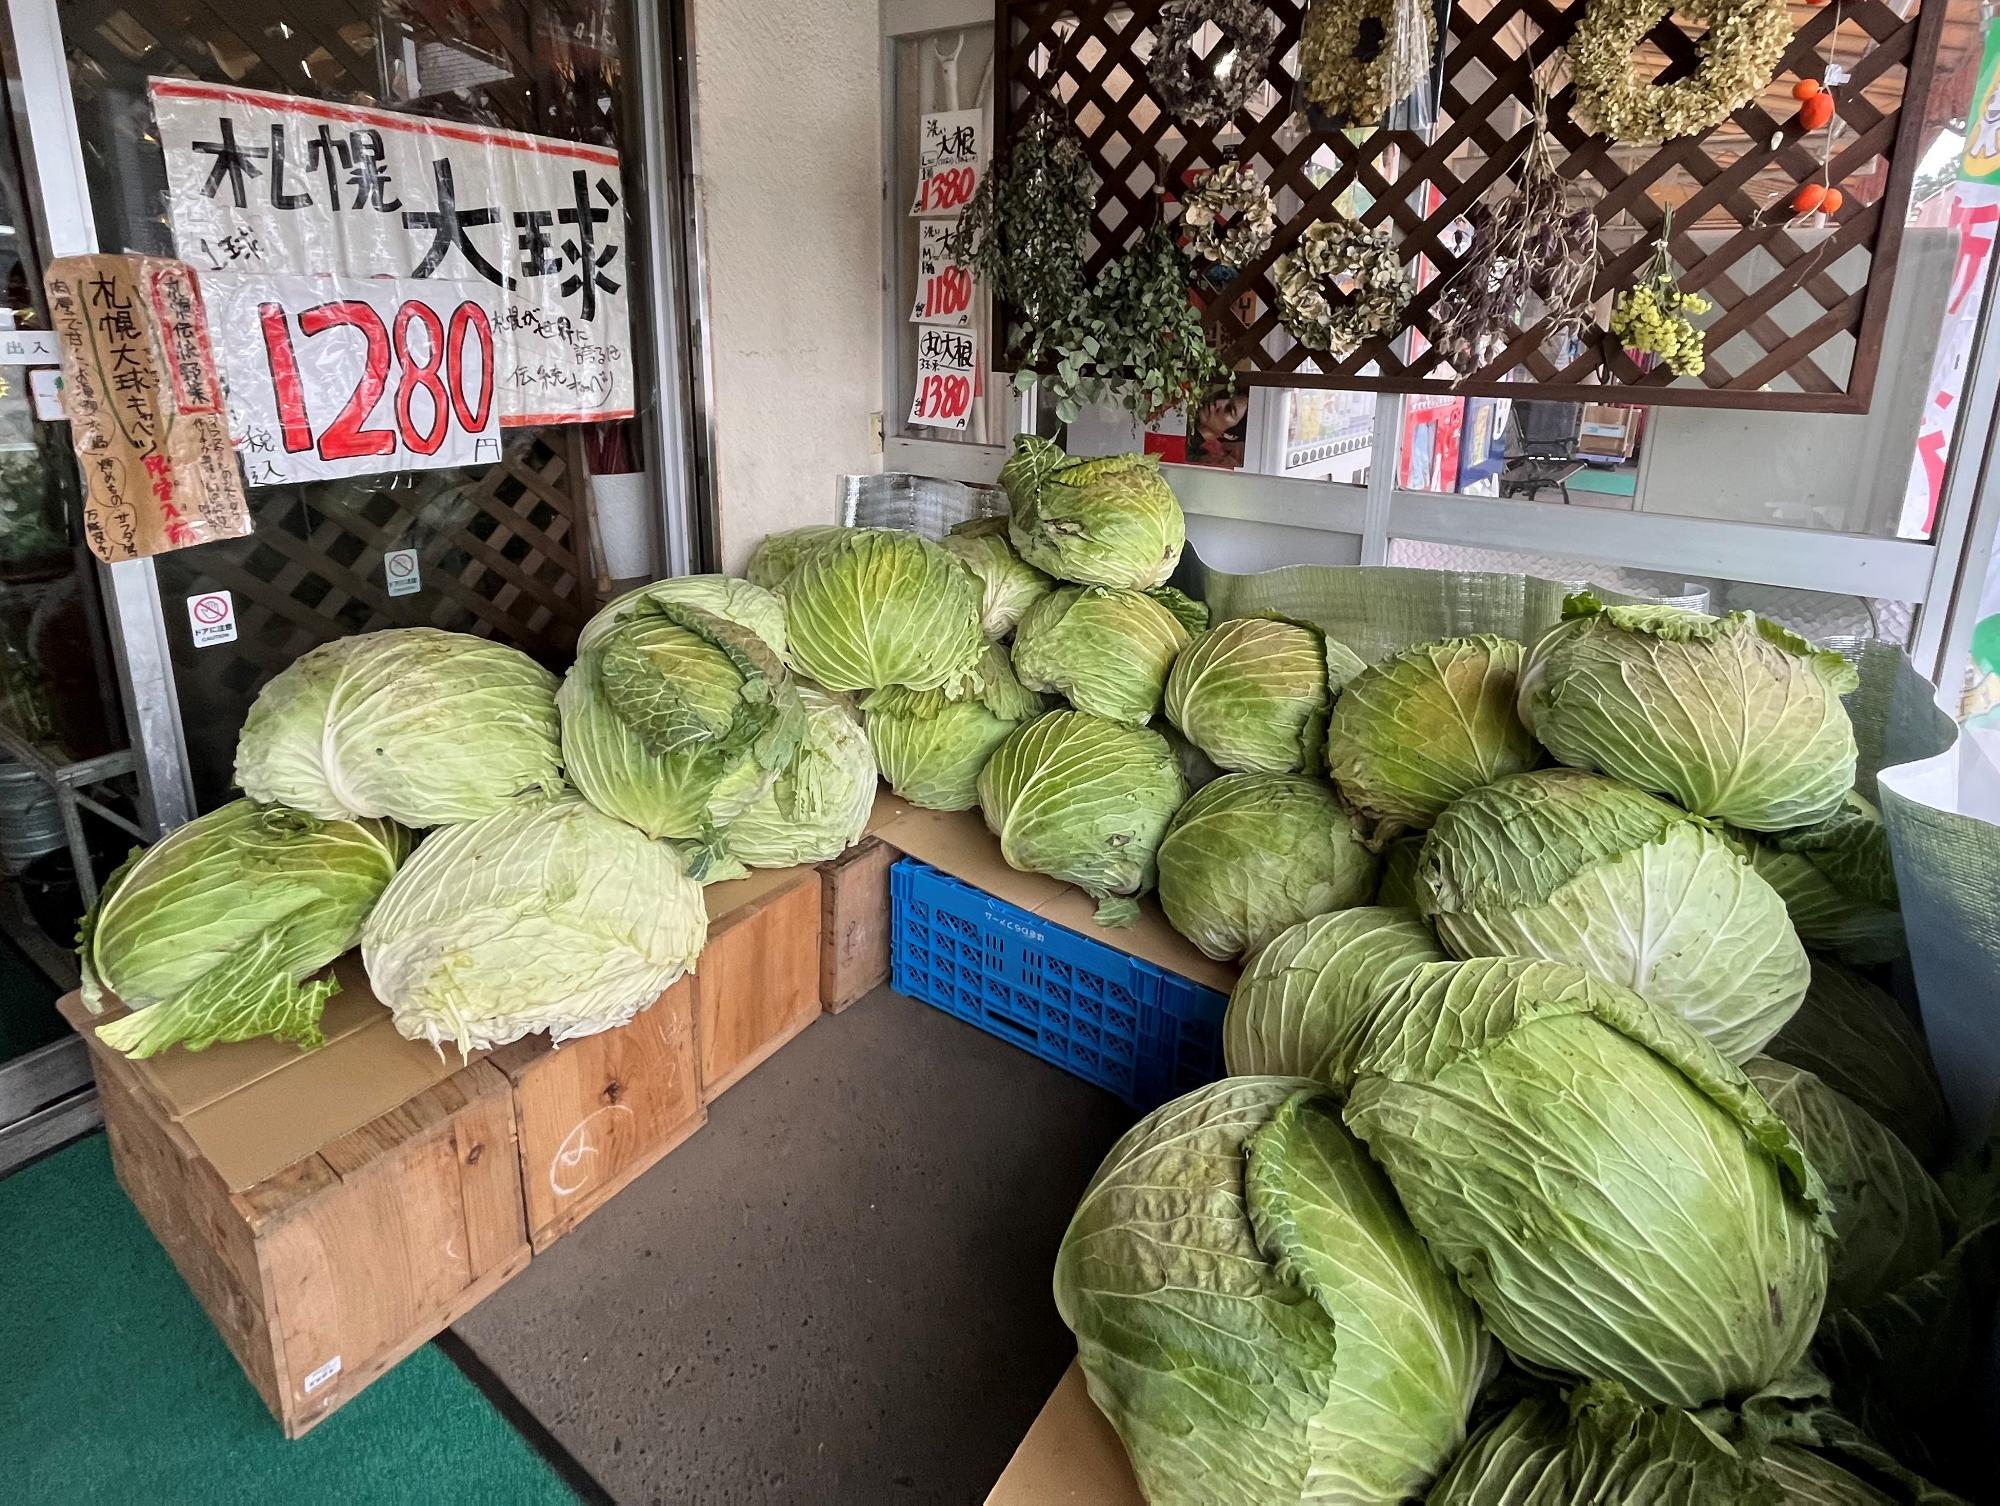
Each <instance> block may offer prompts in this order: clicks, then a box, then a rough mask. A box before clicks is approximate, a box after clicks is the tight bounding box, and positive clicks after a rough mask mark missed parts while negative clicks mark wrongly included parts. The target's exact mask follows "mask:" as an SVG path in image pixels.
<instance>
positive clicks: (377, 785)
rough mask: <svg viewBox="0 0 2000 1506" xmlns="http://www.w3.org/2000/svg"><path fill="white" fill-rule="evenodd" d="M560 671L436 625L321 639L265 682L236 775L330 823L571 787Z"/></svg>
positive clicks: (255, 790) (247, 790)
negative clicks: (560, 719) (566, 778)
mask: <svg viewBox="0 0 2000 1506" xmlns="http://www.w3.org/2000/svg"><path fill="white" fill-rule="evenodd" d="M555 694H556V677H555V676H554V675H552V674H550V673H549V672H548V671H547V670H546V669H543V668H542V667H541V665H539V664H537V663H536V662H535V661H534V660H533V659H530V658H529V657H528V656H527V655H526V654H524V653H522V652H521V651H520V650H519V649H512V648H508V647H506V646H505V645H504V644H499V643H489V642H487V641H486V640H485V639H484V638H474V637H472V636H471V635H470V634H467V633H446V632H441V631H440V630H438V629H437V628H427V627H413V628H389V629H387V630H385V631H383V632H379V633H362V634H359V635H358V636H356V637H353V638H336V639H335V640H334V641H333V642H331V643H322V644H321V645H320V646H319V647H318V648H315V649H312V650H310V651H309V652H307V653H306V654H304V655H303V656H301V657H300V658H299V659H297V660H295V661H293V663H292V664H291V665H290V666H289V667H287V668H285V669H283V670H281V671H280V672H279V673H278V675H277V676H276V677H275V678H274V679H273V680H272V681H271V682H270V683H269V684H267V685H266V686H265V687H264V688H263V689H262V690H260V691H258V692H257V699H256V701H255V702H254V703H253V704H252V705H251V707H250V713H249V715H248V716H246V717H245V718H244V719H243V732H242V735H241V736H240V737H239V738H238V739H237V743H236V782H237V784H238V785H240V786H241V787H242V790H243V793H244V794H246V795H248V796H249V797H250V798H251V799H252V800H255V801H256V802H258V804H260V805H288V806H290V807H292V809H294V810H301V811H304V812H306V813H307V814H308V815H313V816H318V817H319V818H320V819H321V820H322V821H357V820H361V819H363V818H364V817H370V816H373V817H385V818H387V819H388V820H391V821H395V822H398V823H400V824H401V825H404V826H409V827H415V828H422V827H426V826H443V825H446V824H449V823H451V822H454V821H475V820H477V819H478V818H479V817H481V816H490V815H492V814H493V812H495V811H497V810H501V809H504V808H505V807H506V806H508V805H509V804H511V803H512V802H513V800H514V797H515V796H517V795H520V794H524V793H526V792H528V791H537V792H550V791H554V790H557V789H560V788H561V787H562V749H561V744H560V741H559V734H558V732H557V719H556V702H555Z"/></svg>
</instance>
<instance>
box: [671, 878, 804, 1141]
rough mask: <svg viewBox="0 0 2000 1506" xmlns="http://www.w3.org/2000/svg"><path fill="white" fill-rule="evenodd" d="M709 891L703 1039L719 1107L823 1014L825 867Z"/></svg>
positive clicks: (699, 1016) (708, 1080) (697, 1015)
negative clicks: (822, 889) (822, 874)
mask: <svg viewBox="0 0 2000 1506" xmlns="http://www.w3.org/2000/svg"><path fill="white" fill-rule="evenodd" d="M702 895H703V898H704V899H706V900H707V902H708V915H709V921H708V945H707V946H706V947H705V948H703V950H702V954H701V962H700V964H699V965H698V967H697V969H696V972H695V986H694V1043H695V1051H696V1054H697V1059H698V1060H697V1072H698V1079H699V1081H700V1083H701V1100H702V1102H703V1103H713V1102H715V1100H716V1099H717V1098H718V1097H720V1096H721V1095H722V1094H723V1093H724V1092H726V1091H728V1090H729V1089H730V1088H732V1087H734V1086H735V1085H736V1084H737V1083H739V1082H741V1081H742V1080H743V1079H744V1078H745V1077H746V1076H748V1075H749V1074H750V1073H751V1072H752V1071H754V1070H756V1068H757V1067H758V1066H759V1065H761V1064H762V1063H763V1062H765V1061H767V1060H769V1058H770V1056H771V1054H772V1053H773V1052H775V1051H776V1050H777V1049H778V1048H779V1047H780V1046H782V1045H784V1044H785V1043H786V1042H787V1041H789V1040H791V1039H792V1037H793V1036H795V1035H797V1034H798V1033H799V1032H800V1031H801V1030H803V1029H805V1028H806V1026H808V1025H810V1024H811V1023H812V1022H813V1021H814V1020H816V1019H818V1018H819V1013H820V1002H819V968H820V935H819V927H820V899H821V896H820V876H819V870H818V869H817V868H772V869H764V870H760V871H758V872H755V873H752V874H751V875H750V876H749V877H748V878H744V879H733V880H731V881H730V882H728V883H723V884H711V885H709V886H708V888H706V889H704V890H703V891H702Z"/></svg>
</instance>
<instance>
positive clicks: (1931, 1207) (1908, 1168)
mask: <svg viewBox="0 0 2000 1506" xmlns="http://www.w3.org/2000/svg"><path fill="white" fill-rule="evenodd" d="M1743 1075H1744V1076H1746V1077H1748V1078H1749V1079H1750V1081H1751V1083H1752V1085H1753V1086H1755V1088H1756V1089H1757V1091H1758V1092H1760V1093H1762V1094H1763V1095H1764V1101H1765V1102H1766V1103H1768V1104H1770V1105H1771V1107H1772V1108H1773V1109H1774V1110H1775V1111H1776V1112H1777V1115H1778V1117H1779V1118H1780V1119H1782V1120H1784V1121H1785V1124H1786V1125H1787V1126H1788V1127H1789V1128H1790V1129H1791V1132H1792V1134H1793V1136H1794V1137H1795V1138H1796V1139H1797V1140H1798V1142H1799V1144H1800V1145H1801V1146H1802V1147H1803V1148H1804V1149H1805V1153H1806V1159H1807V1160H1809V1161H1811V1162H1812V1165H1813V1170H1814V1171H1817V1172H1818V1173H1819V1174H1820V1179H1821V1180H1822V1181H1824V1182H1825V1183H1826V1190H1827V1192H1828V1194H1829V1195H1830V1196H1831V1197H1832V1199H1833V1244H1832V1247H1831V1248H1830V1249H1829V1250H1828V1252H1827V1271H1826V1295H1827V1302H1828V1304H1829V1305H1831V1306H1835V1307H1848V1306H1852V1305H1853V1304H1855V1303H1859V1302H1866V1301H1868V1300H1869V1299H1871V1298H1873V1297H1877V1296H1880V1295H1881V1294H1882V1293H1884V1292H1887V1291H1892V1290H1894V1289H1895V1288H1897V1287H1899V1286H1901V1285H1903V1283H1905V1282H1906V1281H1910V1280H1912V1279H1914V1278H1915V1277H1918V1276H1921V1275H1922V1274H1923V1273H1924V1272H1926V1271H1928V1270H1930V1269H1931V1268H1932V1267H1934V1266H1935V1265H1937V1263H1938V1262H1939V1261H1940V1260H1942V1259H1943V1258H1944V1252H1945V1249H1946V1247H1947V1246H1948V1245H1949V1244H1950V1242H1951V1231H1952V1225H1953V1217H1952V1213H1951V1208H1950V1205H1949V1204H1947V1203H1946V1202H1945V1197H1944V1194H1943V1192H1941V1191H1940V1190H1939V1189H1938V1185H1937V1183H1936V1182H1934V1181H1932V1180H1931V1176H1930V1173H1929V1172H1927V1171H1925V1170H1924V1169H1923V1167H1921V1166H1919V1165H1918V1164H1917V1158H1916V1157H1915V1156H1913V1155H1911V1154H1910V1152H1909V1150H1908V1148H1907V1147H1906V1146H1904V1144H1903V1142H1902V1141H1901V1140H1898V1139H1897V1138H1896V1137H1895V1135H1893V1134H1892V1133H1890V1132H1889V1131H1888V1130H1887V1129H1885V1128H1884V1127H1883V1126H1882V1125H1881V1124H1879V1123H1877V1122H1876V1121H1875V1120H1874V1119H1873V1118H1872V1117H1871V1116H1870V1115H1869V1114H1868V1113H1867V1112H1866V1111H1865V1110H1863V1109H1861V1108H1860V1107H1858V1106H1857V1105H1855V1104H1854V1103H1853V1102H1851V1101H1850V1100H1849V1099H1847V1098H1846V1097H1845V1096H1843V1095H1842V1094H1840V1093H1837V1092H1835V1091H1834V1090H1833V1089H1832V1088H1830V1087H1828V1086H1827V1085H1826V1084H1825V1083H1823V1082H1821V1081H1820V1080H1819V1079H1818V1078H1817V1077H1815V1076H1813V1075H1812V1073H1810V1072H1808V1071H1806V1070H1805V1069H1804V1068H1803V1067H1794V1066H1791V1065H1790V1064H1788V1063H1786V1062H1781V1061H1775V1060H1773V1059H1772V1058H1770V1057H1768V1056H1756V1057H1752V1058H1751V1059H1750V1060H1749V1061H1747V1062H1745V1063H1744V1064H1743Z"/></svg>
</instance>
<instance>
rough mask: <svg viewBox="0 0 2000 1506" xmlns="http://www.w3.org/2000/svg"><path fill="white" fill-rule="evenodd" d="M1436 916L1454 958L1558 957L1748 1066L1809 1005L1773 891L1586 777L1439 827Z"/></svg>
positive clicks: (1505, 787) (1480, 796) (1802, 971)
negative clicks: (1641, 1001)
mask: <svg viewBox="0 0 2000 1506" xmlns="http://www.w3.org/2000/svg"><path fill="white" fill-rule="evenodd" d="M1421 866H1422V869H1423V879H1424V886H1425V889H1426V891H1427V894H1428V896H1429V898H1428V913H1429V915H1430V918H1431V920H1432V921H1433V923H1434V924H1435V925H1436V926H1437V930H1438V935H1439V937H1440V938H1441V939H1442V940H1443V941H1444V944H1445V948H1446V949H1447V950H1448V951H1450V952H1451V954H1452V955H1453V956H1455V957H1546V958H1549V959H1551V960H1552V961H1557V962H1569V963H1574V964H1575V965H1576V966H1578V967H1581V968H1583V969H1585V970H1586V971H1588V972H1591V973H1594V974H1596V975H1597V976H1598V977H1600V978H1603V979H1605V980H1607V981H1609V982H1612V983H1618V984H1622V985H1623V986H1624V987H1626V988H1629V989H1631V990H1632V991H1633V992H1635V993H1637V994H1640V995H1642V996H1643V997H1644V998H1646V999H1648V1000H1650V1001H1651V1002H1653V1003H1654V1004H1657V1005H1659V1006H1660V1007H1661V1008H1662V1009H1665V1010H1667V1011H1669V1012H1670V1013H1673V1014H1676V1015H1678V1016H1680V1018H1681V1019H1683V1020H1685V1021H1686V1022H1687V1023H1688V1024H1690V1025H1692V1026H1693V1027H1694V1028H1695V1029H1696V1030H1699V1031H1700V1032H1701V1033H1702V1034H1703V1035H1705V1036H1707V1037H1708V1038H1709V1040H1710V1041H1712V1042H1714V1044H1715V1046H1716V1049H1717V1050H1719V1051H1721V1052H1722V1054H1723V1055H1724V1056H1726V1057H1728V1058H1729V1059H1730V1060H1731V1061H1747V1060H1748V1059H1749V1058H1750V1057H1753V1056H1755V1055H1756V1054H1757V1053H1758V1052H1759V1051H1760V1050H1762V1049H1763V1047H1764V1043H1765V1042H1767V1041H1768V1040H1770V1039H1771V1037H1772V1036H1774V1035H1776V1034H1777V1033H1778V1031H1779V1030H1780V1029H1781V1028H1782V1027H1783V1025H1784V1023H1785V1021H1786V1020H1788V1019H1790V1018H1791V1016H1792V1013H1793V1011H1794V1010H1796V1009H1797V1008H1798V1007H1799V1000H1800V999H1802V998H1804V997H1805V991H1806V978H1807V965H1806V954H1805V949H1804V948H1802V947H1801V946H1800V945H1799V938H1798V936H1797V934H1796V933H1794V931H1793V930H1792V923H1791V920H1790V919H1789V918H1788V917H1787V916H1786V914H1785V906H1784V901H1782V900H1781V899H1779V898H1778V894H1777V891H1776V890H1774V889H1772V887H1771V886H1770V885H1769V884H1767V883H1765V882H1764V880H1763V879H1761V878H1759V877H1758V876H1757V874H1756V872H1755V870H1754V869H1752V868H1751V866H1750V865H1749V864H1748V863H1746V862H1745V861H1744V860H1743V859H1742V857H1741V856H1739V855H1738V853H1737V851H1736V849H1735V848H1734V847H1732V846H1730V844H1729V842H1728V841H1727V840H1726V839H1725V838H1724V837H1723V836H1722V835H1721V834H1720V833H1719V832H1717V831H1715V830H1713V829H1712V828H1710V827H1709V825H1708V824H1707V823H1706V822H1704V821H1699V820H1697V819H1695V818H1694V817H1692V816H1690V815H1688V814H1687V813H1686V812H1685V811H1681V810H1677V809H1675V808H1674V807H1673V806H1671V805H1668V804H1667V803H1666V802H1665V801H1664V800H1656V799H1654V798H1653V797H1652V796H1651V795H1646V794H1641V793H1640V792H1639V791H1638V790H1635V789H1632V788H1630V787H1629V786H1626V785H1622V784H1619V783H1617V782H1616V781H1615V780H1610V779H1604V778H1601V777H1600V776H1598V775H1595V774H1586V773H1583V772H1581V771H1580V770H1576V769H1542V770H1540V771H1538V772H1535V773H1531V774H1515V775H1511V776H1509V777H1508V778H1505V779H1502V780H1499V781H1497V782H1496V783H1494V784H1490V785H1488V786H1487V787H1486V788H1485V789H1483V790H1477V791H1475V792H1474V793H1472V794H1470V795H1468V796H1466V797H1465V798H1464V799H1463V800H1460V801H1459V802H1458V803H1457V804H1455V805H1453V806H1452V807H1451V808H1450V809H1449V810H1447V811H1446V812H1445V813H1444V815H1443V816H1441V817H1440V818H1439V819H1438V823H1437V825H1436V827H1435V828H1434V829H1433V830H1432V832H1431V835H1430V840H1429V841H1428V842H1427V843H1426V844H1425V846H1424V853H1423V858H1422V865H1421Z"/></svg>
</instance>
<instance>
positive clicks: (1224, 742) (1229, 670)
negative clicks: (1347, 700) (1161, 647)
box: [1166, 617, 1365, 774]
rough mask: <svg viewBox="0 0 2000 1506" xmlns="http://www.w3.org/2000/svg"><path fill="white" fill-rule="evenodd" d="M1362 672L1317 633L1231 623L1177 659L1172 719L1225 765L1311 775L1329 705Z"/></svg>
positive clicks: (1279, 622)
mask: <svg viewBox="0 0 2000 1506" xmlns="http://www.w3.org/2000/svg"><path fill="white" fill-rule="evenodd" d="M1364 667H1365V666H1364V665H1363V664H1362V662H1361V660H1360V658H1359V657H1358V656H1357V655H1356V654H1355V653H1354V652H1353V651H1352V650H1350V649H1349V648H1347V647H1346V646H1345V645H1343V644H1340V643H1335V642H1333V641H1331V640H1330V639H1328V638H1327V636H1326V634H1324V633H1322V632H1321V631H1320V630H1319V629H1318V628H1315V627H1310V626H1308V625H1306V624H1303V623H1297V622H1287V621H1284V620H1283V619H1281V618H1274V617H1238V618H1234V619H1232V620H1231V621H1228V622H1225V623H1222V624H1220V625H1219V626H1217V627H1213V628H1210V629H1209V630H1208V631H1207V632H1205V633H1203V634H1202V635H1201V636H1200V637H1198V638H1196V639H1195V640H1194V641H1193V642H1192V643H1190V644H1189V645H1188V646H1187V648H1186V649H1185V650H1184V651H1183V652H1182V654H1181V656H1180V657H1179V658H1178V659H1176V660H1175V661H1174V669H1173V673H1172V675H1170V676H1169V677H1168V679H1167V698H1166V709H1167V719H1168V720H1169V721H1171V722H1172V723H1173V724H1174V725H1175V726H1176V727H1178V728H1180V730H1181V732H1182V733H1183V734H1185V735H1186V737H1187V739H1188V741H1189V742H1191V743H1193V744H1194V745H1195V746H1196V747H1198V748H1200V749H1201V750H1202V752H1204V753H1206V754H1207V755H1208V756H1209V757H1210V758H1212V759H1214V760H1215V762H1216V763H1217V764H1218V765H1220V766H1221V767H1223V768H1226V769H1240V770H1244V771H1247V772H1251V773H1264V774H1288V773H1299V772H1305V773H1313V772H1316V771H1317V770H1318V769H1319V768H1320V767H1321V766H1322V765H1323V764H1324V762H1325V753H1324V744H1325V740H1326V713H1327V708H1328V707H1329V706H1330V705H1332V703H1333V697H1334V694H1335V692H1337V691H1338V690H1339V689H1340V687H1341V686H1342V685H1345V684H1346V683H1347V682H1348V681H1349V680H1351V679H1352V678H1353V677H1354V676H1356V675H1358V674H1360V673H1361V671H1362V669H1363V668H1364Z"/></svg>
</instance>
